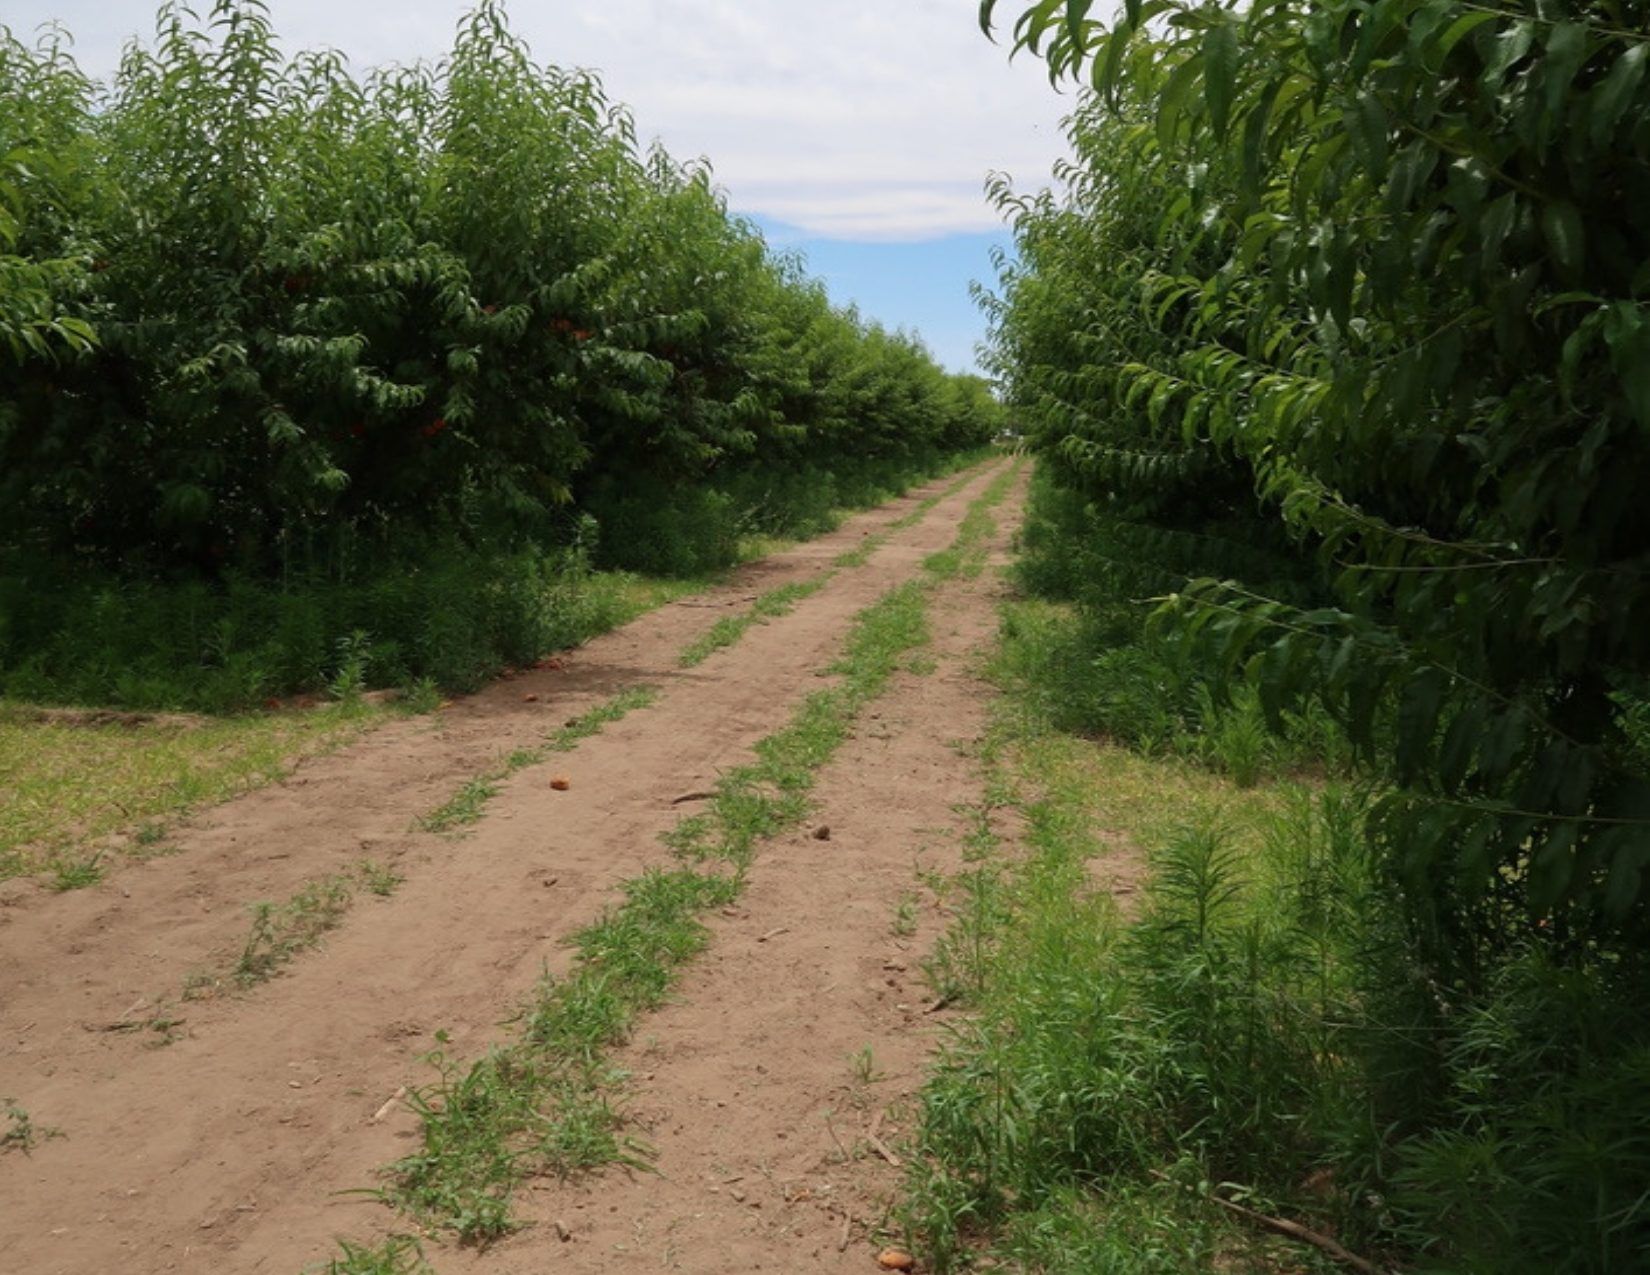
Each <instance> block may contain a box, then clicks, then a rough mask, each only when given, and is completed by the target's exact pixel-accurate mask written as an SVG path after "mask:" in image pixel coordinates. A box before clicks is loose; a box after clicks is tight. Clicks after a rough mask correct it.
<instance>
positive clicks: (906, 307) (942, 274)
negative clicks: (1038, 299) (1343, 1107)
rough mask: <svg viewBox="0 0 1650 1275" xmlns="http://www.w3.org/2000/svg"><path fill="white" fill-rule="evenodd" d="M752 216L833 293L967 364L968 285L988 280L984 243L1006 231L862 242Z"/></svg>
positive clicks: (975, 318)
mask: <svg viewBox="0 0 1650 1275" xmlns="http://www.w3.org/2000/svg"><path fill="white" fill-rule="evenodd" d="M754 220H755V221H756V223H757V224H758V225H759V226H760V227H761V228H762V233H763V236H764V237H765V238H766V239H767V241H768V242H769V243H770V244H772V245H773V246H774V247H776V248H782V249H794V250H796V251H799V252H801V253H803V254H804V255H805V256H806V257H807V258H808V265H809V268H810V270H811V272H812V273H813V274H816V275H818V276H819V277H820V278H821V279H823V280H825V284H826V286H827V287H828V288H829V289H830V292H831V296H832V297H833V298H835V299H836V300H838V301H852V302H853V303H854V304H856V305H857V306H859V308H860V312H861V313H863V314H865V315H867V316H869V317H871V318H875V319H878V320H880V321H881V322H882V323H883V324H885V325H886V326H888V327H897V328H906V329H908V330H914V331H916V332H917V333H919V334H920V335H921V337H922V339H923V342H924V343H925V344H926V345H927V346H928V348H929V349H930V350H932V351H933V352H934V355H935V357H936V358H938V359H939V360H940V361H941V362H942V363H944V364H945V365H946V366H947V367H950V368H953V369H955V370H957V371H967V370H970V369H971V368H973V366H974V346H975V344H976V343H977V342H978V341H979V340H980V339H981V337H982V336H983V334H984V330H985V324H984V321H983V320H982V319H981V317H980V313H979V311H978V310H977V309H976V308H975V306H974V302H973V301H972V299H971V298H970V296H969V284H970V282H971V281H973V280H976V279H977V280H979V281H980V282H982V283H986V284H990V283H992V282H993V281H994V280H995V278H996V272H995V271H994V270H993V268H992V265H991V250H992V248H993V247H1002V248H1007V247H1009V236H1008V235H1007V234H1006V233H1004V232H1001V231H991V232H987V233H984V234H951V235H941V236H939V237H937V238H932V239H918V240H895V241H881V242H879V241H871V242H865V241H856V240H852V239H824V238H819V237H817V236H814V235H809V234H807V233H806V232H805V231H802V230H799V229H798V228H797V227H795V226H786V225H784V224H782V223H778V222H773V221H770V220H769V219H767V218H765V217H756V218H755V219H754Z"/></svg>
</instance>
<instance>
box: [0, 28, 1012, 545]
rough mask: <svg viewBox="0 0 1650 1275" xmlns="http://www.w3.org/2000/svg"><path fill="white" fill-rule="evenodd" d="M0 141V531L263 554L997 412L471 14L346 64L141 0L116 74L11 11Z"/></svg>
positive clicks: (520, 513) (699, 176) (785, 465)
mask: <svg viewBox="0 0 1650 1275" xmlns="http://www.w3.org/2000/svg"><path fill="white" fill-rule="evenodd" d="M0 157H3V158H4V161H5V167H4V168H3V169H0V183H3V184H0V208H3V209H4V210H5V211H4V213H3V214H0V252H8V253H9V254H10V255H7V256H3V257H0V544H5V543H7V542H9V543H12V544H14V545H17V544H21V545H26V546H28V547H30V548H31V549H41V550H45V551H49V552H53V553H61V552H74V553H76V554H79V555H82V556H84V557H87V558H90V559H96V560H103V561H115V560H123V561H126V562H128V563H130V562H133V561H141V562H142V563H144V564H149V565H157V564H158V565H160V566H164V567H168V568H170V567H175V566H179V565H184V566H188V567H190V568H192V569H195V570H198V571H204V572H215V571H221V570H222V569H224V568H226V567H231V566H233V567H236V568H239V569H242V570H246V571H250V572H254V573H267V572H269V571H272V570H274V569H275V568H277V567H279V566H281V565H283V564H287V563H289V562H290V561H291V560H292V557H293V555H294V553H295V552H297V551H299V550H300V548H307V547H313V546H316V545H326V544H330V543H332V541H333V540H334V539H335V538H336V534H337V532H338V529H339V528H340V527H346V526H347V527H349V528H350V529H351V530H352V533H353V534H365V535H370V536H376V537H379V538H380V539H394V538H395V537H396V536H398V535H399V534H401V533H402V532H403V531H407V532H409V533H410V534H416V533H418V532H420V531H427V530H428V529H429V528H431V527H441V528H442V529H443V530H444V531H448V532H450V533H451V534H453V535H455V536H459V537H463V538H471V539H473V538H477V537H479V536H481V535H482V534H484V533H485V534H490V535H498V536H505V537H509V536H515V537H521V536H529V537H531V536H554V535H557V534H560V533H562V532H564V531H565V528H566V527H567V526H568V525H570V520H569V519H567V518H566V517H565V511H566V509H567V508H568V506H569V505H570V502H573V501H575V500H576V499H577V498H578V497H579V496H580V495H581V494H582V493H583V492H584V491H586V490H587V489H588V488H589V487H590V486H592V485H601V484H604V483H609V484H610V483H612V482H615V481H623V482H629V481H631V480H632V479H640V480H645V481H647V482H651V483H654V484H664V485H665V486H667V487H669V488H671V489H672V490H680V489H683V488H685V487H691V486H696V485H699V484H702V483H705V482H715V481H718V480H720V479H721V478H723V477H725V476H727V475H729V474H733V473H742V472H745V471H748V470H752V469H762V470H771V471H774V472H788V471H793V470H796V469H800V468H802V467H804V466H807V465H818V466H829V465H831V464H833V463H834V462H836V461H838V460H843V459H846V460H849V461H861V460H865V461H868V460H883V461H898V460H909V461H912V462H917V461H920V460H923V459H927V458H932V457H933V456H934V455H936V454H947V453H951V452H955V451H958V450H961V449H963V448H966V447H970V446H974V445H977V444H979V443H980V442H982V441H984V440H985V439H986V438H988V437H989V435H990V433H991V431H992V428H993V420H992V416H993V409H994V403H993V402H992V400H991V398H990V396H989V394H988V393H987V391H986V389H985V387H984V384H983V382H980V381H979V380H978V379H976V378H965V377H954V376H950V375H947V374H946V373H944V372H943V371H942V370H940V369H939V368H938V367H937V366H936V365H935V364H934V363H933V361H932V359H931V358H930V357H929V356H928V355H927V353H926V352H925V351H924V350H923V349H922V348H921V346H920V345H918V344H917V343H916V341H914V340H913V339H911V338H909V337H907V336H905V335H902V334H898V333H890V332H887V331H884V330H882V329H881V328H879V327H877V326H876V325H874V324H870V323H867V322H865V321H863V320H862V319H861V318H859V317H858V316H857V315H856V314H855V313H853V312H852V311H848V310H843V309H840V308H836V307H833V306H832V305H831V304H830V302H829V300H828V299H827V297H826V295H825V292H824V290H823V288H822V287H821V286H820V285H818V284H817V283H814V282H812V281H810V280H808V279H806V278H805V277H803V276H802V275H801V273H800V272H799V270H798V268H797V265H796V263H794V262H793V261H790V260H788V259H786V258H784V257H781V256H776V255H775V254H773V253H772V252H770V251H769V250H768V249H767V248H766V246H765V245H764V243H763V242H762V240H761V238H760V236H759V235H758V234H757V233H756V231H755V230H754V229H753V228H752V227H751V226H749V225H748V224H747V223H745V222H742V221H740V220H739V219H737V218H735V217H732V216H730V215H729V213H728V211H727V209H726V207H725V205H724V203H723V200H722V197H721V195H720V193H719V192H718V191H717V190H716V188H715V187H714V186H713V184H712V181H711V176H710V172H709V169H708V168H707V167H705V166H704V165H702V164H680V163H677V162H675V161H674V160H672V159H671V158H670V157H669V156H668V155H666V154H665V153H663V152H662V151H661V150H659V149H657V148H654V149H651V150H643V149H641V148H639V147H638V145H637V142H636V137H635V132H634V128H633V125H632V123H631V120H630V118H629V117H628V115H627V114H626V113H625V112H624V110H623V109H622V108H620V107H618V106H615V105H614V104H612V103H611V102H609V100H608V99H607V98H606V97H605V95H604V93H603V91H602V87H601V85H600V83H599V82H598V81H597V80H596V79H595V78H594V77H593V76H591V75H589V74H587V73H585V72H578V71H562V70H558V69H555V68H547V67H541V66H538V65H536V64H535V63H534V62H533V61H532V60H531V59H530V57H529V55H528V52H527V50H526V48H525V47H524V46H523V45H522V43H521V42H520V41H519V40H518V39H517V38H516V37H514V36H513V35H512V34H511V32H510V31H509V29H508V27H507V25H506V22H505V17H504V14H503V10H502V8H501V6H500V5H499V4H497V3H494V2H493V0H488V2H487V3H483V4H482V5H481V6H480V7H479V8H478V9H476V10H475V11H474V12H473V13H471V14H470V15H469V16H467V17H466V18H465V19H464V20H463V21H462V22H461V24H460V26H459V30H458V36H457V40H456V43H455V44H454V46H453V49H452V52H451V53H450V55H449V56H448V57H446V58H445V59H444V60H442V61H440V62H438V63H435V64H433V65H426V64H418V65H413V66H406V67H387V68H383V69H380V70H377V71H374V72H371V73H369V74H367V75H365V76H356V75H354V74H352V73H351V72H350V71H349V70H348V69H347V68H346V66H345V64H344V61H343V59H342V58H341V57H340V56H338V55H336V54H333V53H328V52H311V53H304V54H300V55H297V56H294V57H290V58H289V57H286V56H283V54H282V53H281V51H280V50H279V48H278V46H277V44H276V42H275V40H274V37H273V35H272V32H271V30H270V25H269V22H268V19H267V17H266V15H265V13H264V10H263V7H262V5H260V4H258V3H255V2H250V0H249V2H245V3H241V2H236V0H219V2H218V3H216V4H214V6H213V7H212V10H211V12H210V14H209V15H208V16H207V18H206V19H205V20H204V21H197V20H196V19H194V17H193V16H192V15H191V14H190V12H189V11H188V10H187V9H185V8H183V7H182V6H179V5H175V4H167V5H165V6H164V7H163V8H162V9H161V10H160V15H159V20H158V25H157V38H156V40H155V42H154V43H153V45H152V46H148V47H146V46H143V45H138V44H134V45H132V46H130V47H129V48H128V49H127V50H126V53H125V56H124V58H123V60H122V63H121V66H120V69H119V72H118V73H117V74H116V76H115V77H114V80H113V82H112V83H111V84H110V85H108V86H107V87H104V86H100V85H98V84H95V83H94V82H92V81H91V80H89V79H88V78H87V77H86V76H85V74H84V73H83V72H81V71H80V70H79V68H78V67H77V66H76V65H75V63H74V62H73V60H72V58H71V57H70V55H69V53H68V52H67V49H66V45H65V44H64V43H63V41H62V38H61V37H60V36H59V35H58V34H56V33H48V34H47V35H46V36H45V37H44V38H43V40H42V42H41V43H40V44H39V45H38V46H36V47H28V46H25V45H24V44H22V43H20V42H18V41H17V40H16V39H15V38H13V37H12V36H10V35H9V34H5V33H3V32H0ZM94 341H95V343H94Z"/></svg>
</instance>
